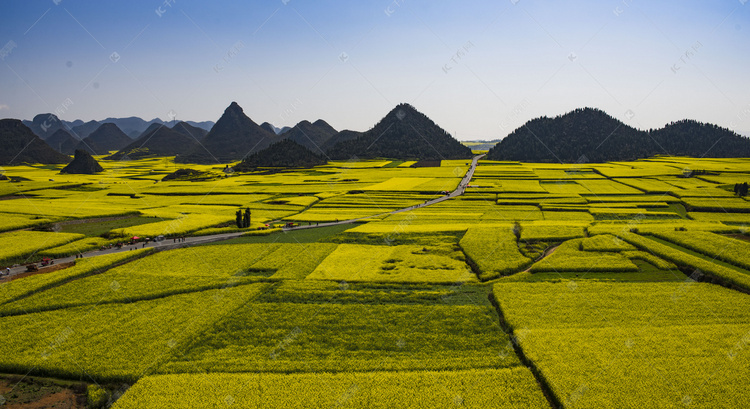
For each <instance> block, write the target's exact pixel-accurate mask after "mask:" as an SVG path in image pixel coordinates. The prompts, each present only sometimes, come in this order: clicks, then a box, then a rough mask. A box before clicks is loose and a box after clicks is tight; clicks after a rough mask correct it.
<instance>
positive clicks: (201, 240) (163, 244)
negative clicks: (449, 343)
mask: <svg viewBox="0 0 750 409" xmlns="http://www.w3.org/2000/svg"><path fill="white" fill-rule="evenodd" d="M484 156H485V155H477V156H475V157H474V158H473V159H472V160H471V166H470V167H469V169H468V170H467V171H466V174H465V175H464V177H463V179H461V182H459V184H458V186H457V187H456V189H455V190H454V191H452V192H450V193H449V194H447V195H444V196H440V197H438V198H436V199H432V200H429V201H427V202H424V203H420V204H418V205H414V206H411V207H406V208H404V209H399V210H394V211H392V212H385V213H380V214H376V215H372V216H367V217H360V218H357V219H348V220H340V221H336V222H329V223H318V224H315V225H309V226H295V227H286V228H284V229H283V230H284V231H293V230H303V229H315V228H320V227H326V226H337V225H342V224H351V223H355V222H358V221H362V220H366V219H370V218H372V217H377V216H383V215H388V214H397V213H402V212H408V211H410V210H414V209H419V208H422V207H426V206H432V205H434V204H437V203H440V202H444V201H446V200H449V199H453V198H455V197H458V196H461V195H462V194H464V192H466V188H467V187H468V186H469V182H470V181H471V179H472V177H474V171H475V170H476V168H477V163H478V162H479V160H480V159H482V158H483V157H484ZM245 233H247V232H237V233H224V234H214V235H210V236H198V237H185V238H184V239H182V241H174V240H173V239H166V240H164V241H160V242H150V243H147V244H146V245H145V246H144V245H143V243H138V244H137V245H134V246H123V247H122V248H121V249H117V248H113V249H107V250H92V251H88V252H86V253H83V258H88V257H95V256H103V255H105V254H113V253H122V252H125V251H132V250H136V249H142V248H154V249H156V250H157V251H163V250H172V249H176V248H182V247H189V246H195V245H198V244H206V243H213V242H217V241H224V240H230V239H235V238H238V237H241V236H242V235H244V234H245ZM75 260H76V258H75V256H70V257H64V258H58V259H55V260H54V262H55V264H63V263H68V262H71V261H75ZM40 270H41V271H40V272H39V273H41V274H43V273H44V270H43V269H40ZM2 273H5V272H4V271H3V272H2ZM24 273H26V267H25V266H17V267H11V269H10V277H8V276H3V277H2V278H0V283H2V282H6V281H8V280H9V279H10V278H12V277H14V276H17V275H20V274H24Z"/></svg>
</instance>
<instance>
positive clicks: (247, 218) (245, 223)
mask: <svg viewBox="0 0 750 409" xmlns="http://www.w3.org/2000/svg"><path fill="white" fill-rule="evenodd" d="M242 225H243V227H245V228H248V227H250V208H249V207H248V208H246V209H245V214H244V216H243V217H242Z"/></svg>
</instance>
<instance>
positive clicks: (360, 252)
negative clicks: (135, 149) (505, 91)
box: [0, 157, 750, 409]
mask: <svg viewBox="0 0 750 409" xmlns="http://www.w3.org/2000/svg"><path fill="white" fill-rule="evenodd" d="M98 159H99V160H100V162H101V164H102V166H103V167H104V169H105V171H104V172H102V173H100V174H98V175H86V176H77V175H60V174H59V173H58V171H59V169H58V168H57V167H55V166H35V165H23V166H10V167H6V168H3V171H4V173H5V174H6V175H8V176H9V177H13V178H12V179H11V180H10V181H0V199H3V200H0V253H1V254H0V261H1V262H0V266H2V270H5V268H10V269H11V270H12V272H13V274H14V275H13V277H12V279H10V278H5V277H0V328H2V331H0V372H2V373H5V374H8V375H22V376H26V375H27V376H42V377H50V378H60V379H62V380H68V381H72V380H75V381H78V380H82V381H84V382H87V383H90V384H97V385H99V386H100V387H101V388H103V389H104V390H106V391H107V393H108V394H109V396H112V397H119V396H120V395H122V396H121V397H119V399H118V400H116V401H114V399H113V402H112V403H113V406H112V407H114V408H116V409H129V408H152V407H153V408H182V407H184V408H188V407H190V408H193V407H216V408H223V407H229V408H231V407H240V408H255V407H313V408H317V407H329V408H330V407H355V408H359V407H362V408H365V407H366V408H371V407H382V408H391V407H416V408H420V407H425V408H427V407H429V408H433V407H438V408H453V407H474V408H488V407H502V408H539V407H547V408H558V407H563V408H600V407H675V408H676V407H697V408H715V407H727V408H729V407H742V406H743V405H744V403H743V402H745V401H746V400H747V399H748V396H746V395H747V392H746V390H745V389H746V384H747V380H748V379H749V378H750V372H748V368H750V361H748V356H750V355H748V351H750V336H748V334H749V333H750V313H748V311H750V308H749V307H750V298H748V297H750V296H749V295H748V294H750V262H749V261H748V257H747V254H748V253H750V218H748V215H750V210H749V209H750V207H749V206H750V202H748V201H747V198H744V197H738V196H736V195H735V194H734V192H733V191H732V185H733V184H735V183H743V182H745V181H750V166H748V165H747V162H746V161H743V160H734V161H733V160H729V159H694V158H680V157H657V158H651V159H644V160H639V161H635V162H617V163H603V164H585V165H584V164H570V165H562V164H550V163H545V164H533V163H518V162H495V161H480V163H479V166H478V167H477V169H476V173H475V175H474V178H473V179H472V180H471V181H470V182H469V186H468V187H467V189H466V191H465V193H463V194H462V195H460V196H456V197H450V198H446V197H445V196H446V195H445V192H446V191H448V192H451V191H453V190H454V189H456V188H457V187H458V186H459V182H460V181H461V179H462V178H463V176H464V174H465V172H466V171H467V169H468V165H467V163H468V162H467V161H466V160H444V161H441V162H440V164H439V166H434V167H411V166H412V165H414V164H415V163H416V162H415V161H400V160H391V159H374V160H351V161H331V162H329V163H328V164H326V165H323V166H317V167H315V168H312V169H285V170H283V171H273V172H269V171H268V170H258V171H253V172H248V173H232V174H227V175H224V173H223V172H222V170H223V167H222V166H218V165H217V166H210V165H188V166H189V167H190V168H191V169H196V170H199V171H204V172H210V173H211V174H213V175H214V177H213V178H209V179H207V180H202V181H194V182H186V181H162V180H161V179H162V178H163V177H164V176H165V175H166V174H168V173H170V172H172V171H173V169H172V168H173V164H172V163H171V159H163V158H161V159H143V160H136V161H124V162H120V161H108V160H104V159H102V158H98ZM684 169H701V170H704V169H705V172H702V173H700V174H696V175H695V176H690V177H686V175H685V174H684V172H683V170H684ZM18 178H23V179H18ZM440 198H442V199H440ZM435 199H440V201H438V202H437V203H434V204H430V205H425V204H427V203H429V202H430V201H433V200H435ZM238 211H240V216H242V215H243V214H244V212H245V211H248V212H249V214H250V219H251V220H250V223H249V224H250V225H249V227H247V226H245V225H243V223H240V225H238V224H237V212H238ZM240 221H241V222H242V220H240ZM337 221H338V222H339V223H336V222H337ZM290 227H291V228H290ZM159 236H163V240H162V238H161V237H160V241H157V242H154V241H152V239H154V238H157V237H159ZM135 237H137V238H135ZM146 238H148V239H149V241H148V242H146ZM75 255H83V258H77V257H75ZM43 258H53V259H55V260H54V261H55V263H54V264H52V268H49V269H47V267H45V266H42V265H41V264H40V262H41V261H42V260H43ZM32 263H33V264H35V265H36V267H38V268H39V271H29V272H25V270H26V264H32ZM32 270H33V268H32ZM122 392H125V393H124V394H122ZM6 393H7V392H6V391H4V390H0V402H2V399H3V396H4V395H5V394H6ZM1 404H2V403H0V405H1Z"/></svg>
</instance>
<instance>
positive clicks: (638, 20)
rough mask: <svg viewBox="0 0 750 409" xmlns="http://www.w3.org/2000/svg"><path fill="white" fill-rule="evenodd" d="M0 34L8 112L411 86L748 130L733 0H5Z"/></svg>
mask: <svg viewBox="0 0 750 409" xmlns="http://www.w3.org/2000/svg"><path fill="white" fill-rule="evenodd" d="M0 48H2V49H3V51H2V52H1V53H0V57H2V59H1V60H0V117H11V118H21V119H30V118H31V117H33V116H34V115H35V114H37V113H42V112H54V111H55V110H56V109H59V108H62V111H61V112H62V114H61V115H60V117H61V118H63V119H66V120H74V119H83V120H91V119H97V120H101V119H104V118H106V117H109V116H116V117H123V116H140V117H143V118H145V119H151V118H154V117H160V118H163V119H167V118H168V116H169V113H170V112H174V113H176V115H177V119H189V120H195V121H201V120H213V121H215V120H217V119H218V118H219V117H220V116H221V113H222V112H223V110H224V109H225V108H226V107H227V106H228V105H229V103H230V102H231V101H237V102H238V103H239V104H240V105H241V106H242V107H243V108H244V109H245V113H246V114H247V115H248V116H250V117H251V118H252V119H253V120H255V121H256V122H258V123H261V122H264V121H269V122H271V123H273V124H275V125H277V126H283V125H293V124H295V123H296V122H299V121H301V120H303V119H307V120H310V121H313V120H315V119H318V118H323V119H325V120H326V121H328V122H329V123H330V124H331V125H332V126H334V127H335V128H337V129H354V130H366V129H368V128H370V127H371V126H372V125H374V124H375V123H376V122H377V121H378V120H379V119H380V118H381V117H383V116H384V115H385V114H386V113H387V112H388V111H390V110H391V109H392V108H393V107H394V106H395V105H396V104H398V103H400V102H408V103H411V104H413V105H414V106H415V107H416V108H417V109H419V110H420V111H422V112H424V113H425V114H426V115H428V116H429V117H431V118H432V119H433V120H435V122H437V123H438V124H439V125H441V126H442V127H443V128H445V129H446V130H447V131H448V132H450V133H453V134H454V135H455V136H457V137H458V138H459V139H479V138H481V139H494V138H501V137H504V136H505V135H506V134H507V133H509V132H511V131H512V130H513V129H515V128H516V127H518V126H520V125H522V124H523V123H524V122H525V121H527V120H529V119H531V118H535V117H538V116H542V115H547V116H554V115H558V114H562V113H565V112H567V111H569V110H571V109H574V108H577V107H584V106H590V107H597V108H600V109H603V110H605V111H607V112H608V113H610V114H611V115H613V116H615V117H617V118H620V119H622V120H624V121H626V122H627V123H629V124H631V125H633V126H636V127H638V128H642V129H648V128H654V127H660V126H663V125H664V124H665V123H668V122H670V121H674V120H679V119H684V118H691V119H697V120H701V121H707V122H713V123H717V124H719V125H721V126H724V127H731V128H733V129H735V130H736V131H738V132H740V133H741V134H744V135H750V72H749V70H748V68H750V2H748V4H743V2H742V1H740V0H680V1H658V2H655V1H641V0H611V1H610V0H573V1H564V2H553V1H538V0H518V1H515V0H513V1H511V0H496V1H485V0H476V1H447V0H446V1H440V0H390V1H389V0H382V1H380V0H377V1H344V0H321V1H314V2H313V1H305V0H288V1H287V0H283V1H282V0H273V1H271V0H269V1H228V0H216V1H191V0H174V1H172V0H168V1H166V2H165V1H163V0H153V1H151V0H148V1H146V0H133V1H114V0H110V1H74V0H12V1H11V0H0ZM113 53H117V54H116V55H118V56H119V59H117V58H114V57H113V58H111V57H112V56H113ZM61 105H63V106H62V107H61Z"/></svg>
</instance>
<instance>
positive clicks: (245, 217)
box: [235, 207, 250, 229]
mask: <svg viewBox="0 0 750 409" xmlns="http://www.w3.org/2000/svg"><path fill="white" fill-rule="evenodd" d="M235 216H236V221H235V222H236V223H237V227H238V228H240V229H246V228H248V227H250V208H249V207H248V208H246V209H245V211H244V212H243V211H242V209H238V210H237V213H235Z"/></svg>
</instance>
